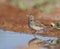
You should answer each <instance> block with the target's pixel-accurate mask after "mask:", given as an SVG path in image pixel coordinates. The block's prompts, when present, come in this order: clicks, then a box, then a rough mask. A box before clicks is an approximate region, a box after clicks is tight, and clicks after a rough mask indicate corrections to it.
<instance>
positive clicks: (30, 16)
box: [27, 14, 35, 21]
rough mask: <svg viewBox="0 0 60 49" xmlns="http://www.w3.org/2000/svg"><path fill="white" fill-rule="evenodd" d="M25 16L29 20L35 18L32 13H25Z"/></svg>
mask: <svg viewBox="0 0 60 49" xmlns="http://www.w3.org/2000/svg"><path fill="white" fill-rule="evenodd" d="M27 17H28V19H29V20H30V21H32V20H35V19H34V15H33V14H29V15H27Z"/></svg>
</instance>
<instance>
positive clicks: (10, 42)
mask: <svg viewBox="0 0 60 49" xmlns="http://www.w3.org/2000/svg"><path fill="white" fill-rule="evenodd" d="M37 37H38V38H40V39H42V40H49V39H51V40H52V39H57V38H55V37H42V36H37ZM33 38H34V36H33V35H29V34H21V33H15V32H10V31H3V30H0V49H15V48H16V47H18V46H21V45H27V44H28V42H29V40H31V39H33Z"/></svg>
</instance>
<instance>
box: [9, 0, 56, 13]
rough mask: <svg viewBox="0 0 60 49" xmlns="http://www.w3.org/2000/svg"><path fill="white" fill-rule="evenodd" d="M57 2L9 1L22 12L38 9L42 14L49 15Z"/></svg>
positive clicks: (49, 0) (37, 0)
mask: <svg viewBox="0 0 60 49" xmlns="http://www.w3.org/2000/svg"><path fill="white" fill-rule="evenodd" d="M56 1H57V0H46V1H45V0H9V1H8V2H9V3H10V4H12V5H14V6H16V7H17V8H20V9H22V10H26V9H31V8H37V9H39V10H40V11H42V12H45V13H49V12H51V11H52V8H53V5H55V3H56ZM29 3H30V4H29Z"/></svg>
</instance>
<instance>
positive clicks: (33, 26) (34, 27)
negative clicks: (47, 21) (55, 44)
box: [30, 25, 43, 30]
mask: <svg viewBox="0 0 60 49" xmlns="http://www.w3.org/2000/svg"><path fill="white" fill-rule="evenodd" d="M30 27H31V28H32V29H34V30H41V29H43V27H39V26H35V25H31V26H30Z"/></svg>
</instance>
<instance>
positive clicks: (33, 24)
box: [27, 14, 49, 37]
mask: <svg viewBox="0 0 60 49" xmlns="http://www.w3.org/2000/svg"><path fill="white" fill-rule="evenodd" d="M27 17H28V27H29V28H30V29H32V30H35V31H36V32H35V34H40V33H43V32H48V31H49V30H46V29H45V28H46V26H45V25H44V24H42V23H41V22H39V21H38V20H36V19H35V17H34V15H33V14H29V15H27ZM35 34H34V36H35ZM35 37H36V36H35Z"/></svg>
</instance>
